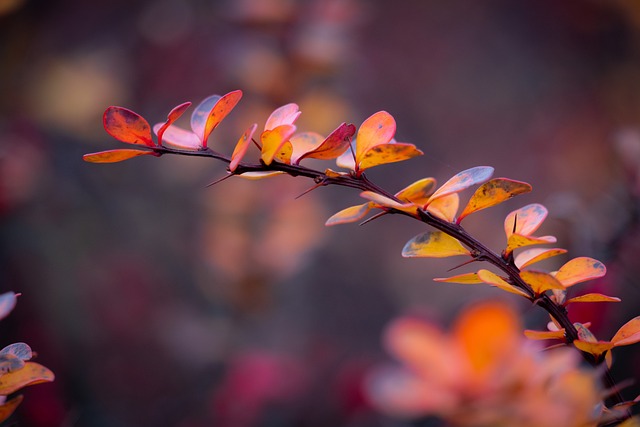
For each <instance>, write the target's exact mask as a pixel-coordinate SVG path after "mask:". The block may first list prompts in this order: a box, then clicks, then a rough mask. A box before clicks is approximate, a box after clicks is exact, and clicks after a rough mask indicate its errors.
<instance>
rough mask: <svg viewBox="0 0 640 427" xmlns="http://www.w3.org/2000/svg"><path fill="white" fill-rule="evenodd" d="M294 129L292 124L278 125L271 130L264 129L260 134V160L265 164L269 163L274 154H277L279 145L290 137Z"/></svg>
mask: <svg viewBox="0 0 640 427" xmlns="http://www.w3.org/2000/svg"><path fill="white" fill-rule="evenodd" d="M295 131H296V127H295V126H294V125H280V126H278V127H276V128H274V129H272V130H265V131H264V132H262V135H260V141H261V142H262V156H261V158H262V161H263V162H264V163H265V164H266V165H270V164H271V162H272V161H273V159H274V158H275V156H276V155H277V154H278V152H279V150H280V147H282V146H283V145H284V143H285V142H287V141H288V140H289V138H291V135H293V134H294V132H295Z"/></svg>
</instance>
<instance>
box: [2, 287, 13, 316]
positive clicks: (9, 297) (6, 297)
mask: <svg viewBox="0 0 640 427" xmlns="http://www.w3.org/2000/svg"><path fill="white" fill-rule="evenodd" d="M16 300H17V295H16V294H15V293H14V292H5V293H3V294H0V319H4V318H5V317H7V315H9V313H11V310H13V308H14V307H15V306H16Z"/></svg>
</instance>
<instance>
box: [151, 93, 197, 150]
mask: <svg viewBox="0 0 640 427" xmlns="http://www.w3.org/2000/svg"><path fill="white" fill-rule="evenodd" d="M190 105H191V103H190V102H185V103H183V104H180V105H178V106H177V107H175V108H174V109H173V110H171V111H170V112H169V114H168V115H167V121H166V122H164V123H162V124H160V123H158V124H159V125H160V127H156V126H157V125H154V127H153V130H154V132H155V133H156V135H158V145H160V146H162V137H163V135H164V132H165V131H166V130H167V128H168V127H169V126H171V125H172V124H173V123H174V122H175V121H176V120H178V119H179V118H180V117H181V116H182V115H183V114H184V112H185V111H186V110H187V108H189V106H190Z"/></svg>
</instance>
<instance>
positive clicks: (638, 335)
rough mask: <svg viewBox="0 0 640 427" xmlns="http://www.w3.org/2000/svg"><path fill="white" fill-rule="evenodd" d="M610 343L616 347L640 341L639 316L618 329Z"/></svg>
mask: <svg viewBox="0 0 640 427" xmlns="http://www.w3.org/2000/svg"><path fill="white" fill-rule="evenodd" d="M611 341H612V342H613V343H614V344H615V345H616V346H620V345H629V344H634V343H637V342H638V341H640V316H638V317H634V318H633V319H631V320H629V321H628V322H627V323H625V324H624V325H623V326H622V327H621V328H620V329H618V332H616V334H615V335H614V336H613V338H611Z"/></svg>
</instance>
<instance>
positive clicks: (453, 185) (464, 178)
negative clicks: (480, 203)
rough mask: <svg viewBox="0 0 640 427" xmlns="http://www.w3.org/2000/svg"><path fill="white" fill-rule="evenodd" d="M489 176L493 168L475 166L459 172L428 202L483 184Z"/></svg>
mask: <svg viewBox="0 0 640 427" xmlns="http://www.w3.org/2000/svg"><path fill="white" fill-rule="evenodd" d="M491 175H493V168H492V167H490V166H476V167H474V168H471V169H467V170H464V171H462V172H459V173H457V174H456V175H454V176H453V177H451V178H450V179H449V180H448V181H447V182H445V183H444V184H443V185H442V186H441V187H440V188H438V189H437V190H436V192H435V193H433V195H431V198H430V199H429V200H430V202H433V201H434V200H436V199H437V198H439V197H444V196H446V195H448V194H452V193H458V192H460V191H462V190H464V189H466V188H469V187H471V186H472V185H475V184H480V183H482V182H485V181H486V180H488V179H489V178H491Z"/></svg>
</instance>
